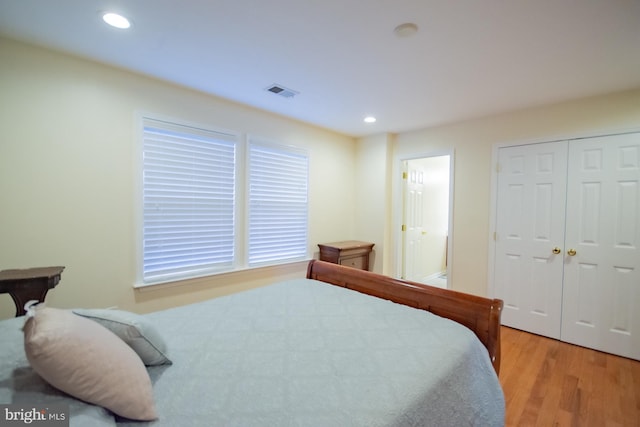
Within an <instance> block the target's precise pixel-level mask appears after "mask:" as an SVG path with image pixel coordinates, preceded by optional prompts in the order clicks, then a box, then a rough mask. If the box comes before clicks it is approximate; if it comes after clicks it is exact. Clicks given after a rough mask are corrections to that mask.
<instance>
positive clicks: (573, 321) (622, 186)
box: [562, 133, 640, 359]
mask: <svg viewBox="0 0 640 427" xmlns="http://www.w3.org/2000/svg"><path fill="white" fill-rule="evenodd" d="M569 147H570V148H569V171H568V184H567V188H568V190H567V195H568V199H567V223H566V246H565V252H564V257H565V271H564V297H563V314H562V319H563V320H562V340H563V341H567V342H570V343H574V344H578V345H581V346H585V347H590V348H594V349H598V350H602V351H606V352H609V353H614V354H618V355H621V356H626V357H630V358H634V359H640V250H639V249H638V246H639V245H640V134H637V133H636V134H626V135H615V136H607V137H600V138H587V139H583V140H575V141H571V143H570V145H569ZM571 249H573V250H575V254H573V252H571V253H568V251H569V250H571Z"/></svg>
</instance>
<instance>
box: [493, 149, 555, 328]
mask: <svg viewBox="0 0 640 427" xmlns="http://www.w3.org/2000/svg"><path fill="white" fill-rule="evenodd" d="M498 162H499V164H498V170H499V172H498V194H497V206H496V245H495V250H496V254H495V268H494V280H495V281H494V290H495V294H496V297H498V298H501V299H503V300H504V309H503V313H502V323H503V324H505V325H507V326H512V327H515V328H518V329H524V330H526V331H530V332H533V333H536V334H540V335H545V336H548V337H552V338H556V339H558V338H560V325H561V314H562V306H561V304H562V270H563V253H564V246H563V241H564V221H565V201H566V167H567V142H566V141H564V142H550V143H543V144H532V145H524V146H515V147H505V148H501V149H499V152H498ZM555 248H557V249H556V252H559V253H554V249H555ZM558 250H559V251H558Z"/></svg>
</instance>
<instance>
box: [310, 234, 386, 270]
mask: <svg viewBox="0 0 640 427" xmlns="http://www.w3.org/2000/svg"><path fill="white" fill-rule="evenodd" d="M373 245H374V243H369V242H360V241H357V240H345V241H343V242H333V243H319V244H318V247H320V260H321V261H328V262H332V263H334V264H341V265H346V266H348V267H354V268H359V269H360V270H369V255H370V254H371V251H372V250H373Z"/></svg>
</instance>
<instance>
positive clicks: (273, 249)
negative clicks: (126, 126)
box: [140, 118, 308, 285]
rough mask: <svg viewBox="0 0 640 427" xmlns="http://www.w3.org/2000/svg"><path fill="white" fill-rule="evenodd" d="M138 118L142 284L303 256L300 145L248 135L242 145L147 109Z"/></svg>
mask: <svg viewBox="0 0 640 427" xmlns="http://www.w3.org/2000/svg"><path fill="white" fill-rule="evenodd" d="M142 127H143V132H142V134H143V138H142V155H143V157H142V236H141V240H142V249H141V258H142V262H141V266H140V269H141V273H140V275H141V279H142V284H143V285H144V284H154V283H161V282H168V281H173V280H180V279H187V278H192V277H199V276H204V275H207V274H214V273H217V272H223V271H230V270H233V269H234V268H244V267H257V266H264V265H271V264H277V263H284V262H291V261H297V260H303V259H306V258H307V235H308V232H307V228H308V227H307V226H308V223H307V217H308V215H307V212H308V198H307V187H308V158H307V154H306V152H304V151H302V150H299V149H296V148H292V147H288V146H282V145H276V144H272V143H265V142H262V141H257V140H254V139H251V141H250V142H249V143H248V144H247V148H246V150H245V149H243V148H242V146H241V145H240V142H239V138H238V137H237V136H236V135H233V134H230V133H225V132H216V131H212V130H206V129H202V128H198V127H193V126H185V125H181V124H176V123H170V122H167V121H162V120H156V119H151V118H143V119H142ZM245 153H246V159H245V158H244V154H245ZM238 172H240V173H243V174H244V175H240V177H241V178H242V176H244V177H245V178H244V179H239V180H237V179H236V178H237V176H238ZM242 183H246V189H245V188H244V185H242Z"/></svg>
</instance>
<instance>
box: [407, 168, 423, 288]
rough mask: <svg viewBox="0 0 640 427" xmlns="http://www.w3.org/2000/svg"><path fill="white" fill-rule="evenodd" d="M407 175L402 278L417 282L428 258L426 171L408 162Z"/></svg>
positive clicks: (421, 275)
mask: <svg viewBox="0 0 640 427" xmlns="http://www.w3.org/2000/svg"><path fill="white" fill-rule="evenodd" d="M406 174H407V175H406V179H405V186H406V189H405V191H404V194H405V198H406V200H405V203H404V205H405V207H404V225H405V232H404V233H403V236H404V265H403V272H402V277H403V278H404V279H407V280H416V281H417V280H419V279H421V278H422V277H423V274H424V272H423V271H422V266H423V264H424V263H423V260H424V259H425V257H426V254H425V253H424V246H425V245H424V237H425V234H424V203H425V202H424V170H422V169H421V168H419V167H418V166H416V164H415V163H414V162H407V170H406ZM421 177H422V179H421Z"/></svg>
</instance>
